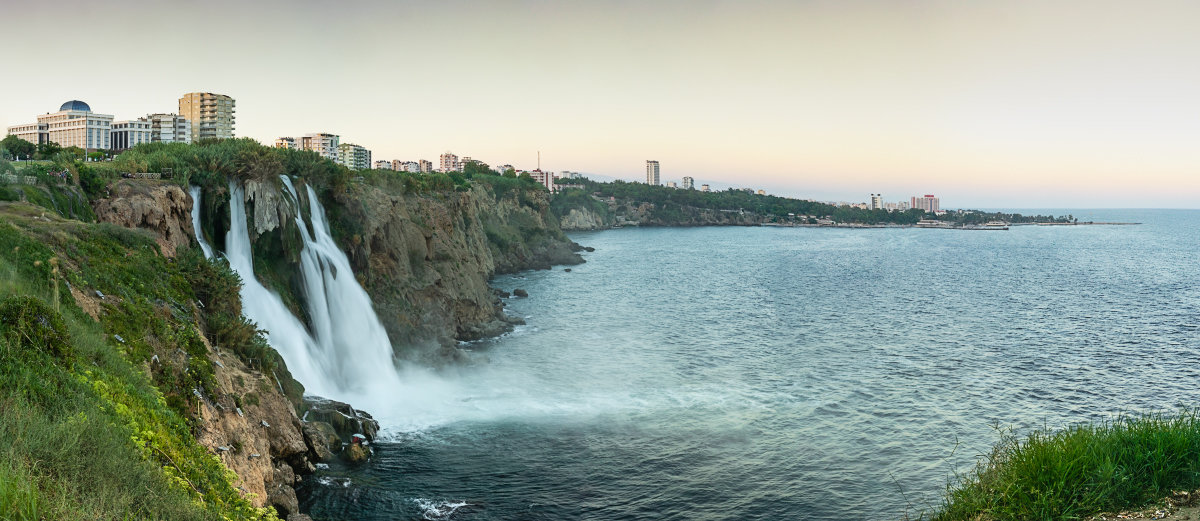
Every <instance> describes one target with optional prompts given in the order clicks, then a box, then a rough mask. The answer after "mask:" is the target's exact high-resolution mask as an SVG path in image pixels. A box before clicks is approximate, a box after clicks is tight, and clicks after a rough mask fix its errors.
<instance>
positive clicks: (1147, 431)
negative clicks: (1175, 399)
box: [928, 411, 1200, 521]
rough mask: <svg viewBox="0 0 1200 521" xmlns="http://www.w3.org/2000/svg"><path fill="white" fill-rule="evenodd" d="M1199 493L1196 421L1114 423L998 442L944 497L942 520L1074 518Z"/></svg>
mask: <svg viewBox="0 0 1200 521" xmlns="http://www.w3.org/2000/svg"><path fill="white" fill-rule="evenodd" d="M1196 487H1200V417H1197V414H1196V411H1188V412H1185V413H1182V414H1179V415H1175V416H1161V415H1148V416H1141V417H1136V418H1120V419H1117V420H1115V421H1112V422H1107V423H1103V424H1099V425H1079V426H1074V427H1070V428H1067V429H1063V430H1059V431H1039V432H1035V433H1031V434H1029V435H1027V436H1025V437H1024V438H1018V437H1015V436H1012V435H1011V434H1008V435H1005V436H1004V438H1003V439H1002V440H1001V442H1000V443H999V444H998V445H997V446H996V447H995V449H994V450H993V451H992V453H991V454H990V455H989V456H988V457H987V459H986V460H985V461H983V462H981V464H980V465H979V466H978V467H977V468H976V469H975V470H974V471H972V472H971V473H969V474H968V475H967V476H964V477H963V479H962V480H961V482H960V483H959V484H958V485H957V486H955V487H952V488H951V489H950V490H948V491H947V495H946V499H945V503H944V504H943V505H942V507H941V508H940V510H939V512H937V513H935V514H933V515H930V516H928V518H929V519H931V520H935V521H949V520H976V519H978V520H1007V519H1012V520H1036V519H1055V520H1057V519H1062V520H1067V519H1080V518H1083V517H1086V516H1089V515H1093V514H1096V513H1099V512H1111V511H1119V510H1123V509H1128V508H1137V507H1141V506H1143V505H1146V504H1148V503H1150V502H1153V501H1156V500H1159V499H1162V498H1164V497H1166V496H1168V495H1170V494H1171V493H1172V492H1174V491H1178V490H1193V489H1195V488H1196Z"/></svg>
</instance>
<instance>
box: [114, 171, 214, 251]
mask: <svg viewBox="0 0 1200 521" xmlns="http://www.w3.org/2000/svg"><path fill="white" fill-rule="evenodd" d="M109 191H110V197H107V198H104V199H98V200H96V202H95V205H94V207H93V210H94V211H95V213H96V219H97V220H99V221H100V222H107V223H112V224H116V225H118V226H124V227H126V228H141V229H146V230H150V231H152V232H154V234H155V237H156V239H155V241H156V242H157V243H158V247H159V249H160V250H161V251H162V254H163V255H165V256H167V257H174V256H175V249H176V248H178V247H179V246H183V245H188V244H191V243H192V222H191V219H190V217H189V215H190V214H189V212H191V210H192V198H191V196H189V195H188V194H187V192H184V191H183V189H181V188H179V186H177V185H173V184H170V183H169V182H166V181H152V180H141V179H139V180H134V179H123V180H121V181H118V182H116V183H113V185H112V186H111V187H110V189H109Z"/></svg>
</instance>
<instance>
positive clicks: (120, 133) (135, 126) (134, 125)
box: [110, 118, 153, 151]
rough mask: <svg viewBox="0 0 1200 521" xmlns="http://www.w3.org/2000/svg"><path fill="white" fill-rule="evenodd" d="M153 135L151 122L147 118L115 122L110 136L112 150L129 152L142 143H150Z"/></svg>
mask: <svg viewBox="0 0 1200 521" xmlns="http://www.w3.org/2000/svg"><path fill="white" fill-rule="evenodd" d="M152 135H153V132H152V131H151V129H150V122H149V121H146V119H145V118H141V119H131V120H127V121H114V122H113V123H112V133H111V135H110V139H111V146H110V149H111V150H114V151H121V150H129V149H131V148H133V147H135V146H137V145H140V144H142V143H149V142H150V141H151V136H152Z"/></svg>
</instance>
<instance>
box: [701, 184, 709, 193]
mask: <svg viewBox="0 0 1200 521" xmlns="http://www.w3.org/2000/svg"><path fill="white" fill-rule="evenodd" d="M700 191H701V192H707V191H709V190H708V185H700Z"/></svg>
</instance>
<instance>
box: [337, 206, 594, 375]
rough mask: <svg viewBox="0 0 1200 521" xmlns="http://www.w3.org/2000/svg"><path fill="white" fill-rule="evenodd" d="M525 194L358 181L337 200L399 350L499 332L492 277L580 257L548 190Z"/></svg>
mask: <svg viewBox="0 0 1200 521" xmlns="http://www.w3.org/2000/svg"><path fill="white" fill-rule="evenodd" d="M526 196H527V197H526V198H525V199H524V200H522V199H520V198H517V197H512V198H509V199H502V200H500V201H496V200H495V198H494V197H493V196H492V195H491V193H490V192H489V191H487V190H486V189H484V188H483V187H479V186H476V187H474V188H472V189H471V190H470V191H467V192H438V193H433V194H405V195H394V194H388V193H385V192H384V191H382V190H379V189H376V188H373V187H370V186H365V185H356V186H352V187H351V188H350V189H349V190H347V191H346V192H345V193H344V194H343V195H341V196H340V197H339V198H338V199H337V205H338V207H339V209H340V211H341V215H340V216H339V218H340V219H341V220H342V221H343V222H345V223H350V227H352V228H354V229H355V230H356V231H357V233H354V234H353V235H352V236H351V237H348V238H346V239H347V240H346V241H345V242H347V244H346V249H347V254H348V256H349V258H350V261H351V264H352V265H353V266H354V270H355V273H356V274H357V275H358V277H359V281H360V282H362V283H363V286H364V288H365V289H366V290H367V292H368V293H370V295H371V297H372V300H373V301H374V304H375V310H376V312H377V313H378V314H379V317H380V319H381V320H382V322H383V324H384V326H385V327H386V328H387V330H388V335H389V337H390V338H391V340H392V342H393V344H394V345H397V346H399V351H400V352H401V354H406V353H404V351H406V350H407V351H408V353H407V354H410V355H416V356H423V355H426V354H429V353H428V352H429V351H430V350H431V349H433V350H438V349H439V348H441V352H442V354H445V353H447V352H452V349H448V346H450V345H452V343H451V342H450V340H452V339H474V338H479V337H483V336H488V335H494V334H498V333H501V332H503V331H505V330H506V329H507V328H508V327H509V324H508V321H509V319H508V318H507V317H506V316H505V315H504V314H503V311H502V309H501V306H500V303H499V300H498V299H497V298H496V297H495V295H494V294H493V292H492V290H491V288H490V287H489V286H488V280H489V279H490V278H491V277H492V276H493V275H494V274H496V273H511V272H514V271H518V270H522V269H532V268H549V267H550V265H552V264H577V263H579V262H582V259H581V258H580V257H579V255H578V254H576V253H575V252H574V251H575V249H576V248H577V246H576V245H574V243H571V242H570V241H569V240H567V239H566V238H565V236H563V235H562V232H561V231H560V230H559V229H558V227H557V223H556V222H555V220H554V219H553V217H552V216H550V215H549V213H548V198H547V197H546V194H540V193H538V194H526ZM422 347H425V348H427V349H422ZM406 348H407V349H406ZM414 348H415V349H414Z"/></svg>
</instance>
